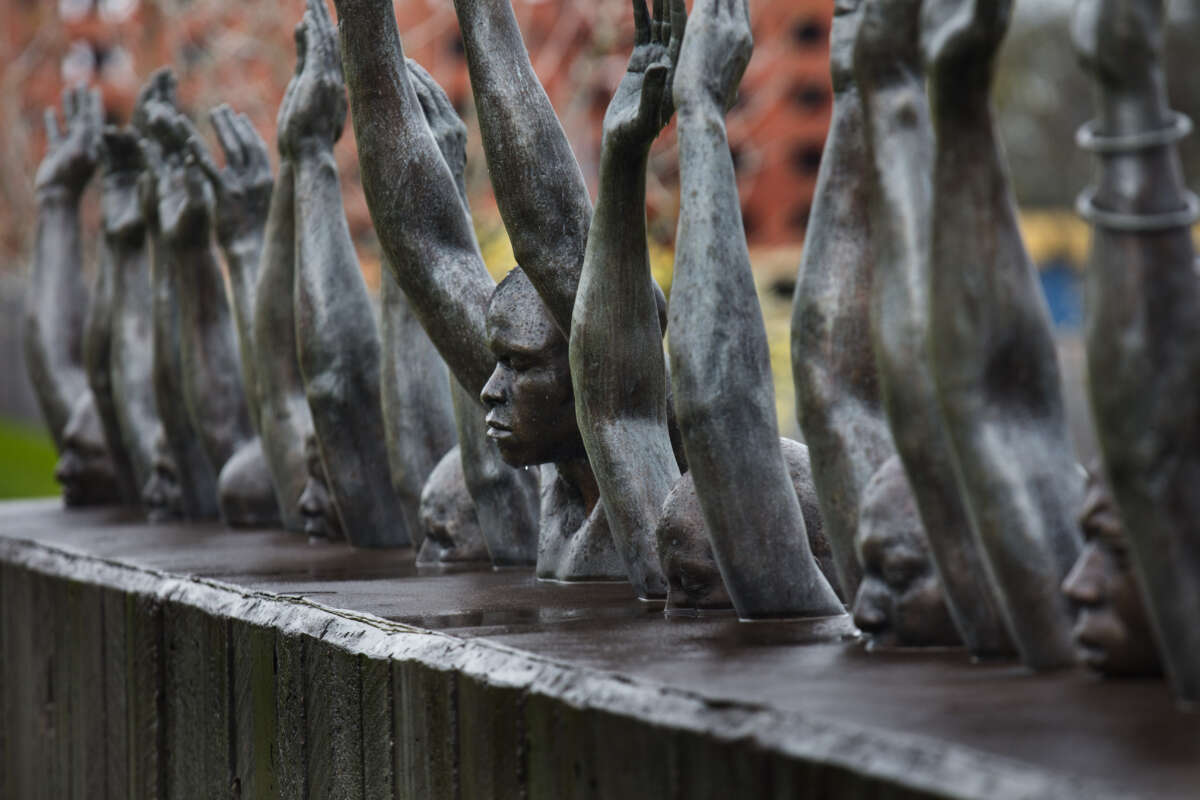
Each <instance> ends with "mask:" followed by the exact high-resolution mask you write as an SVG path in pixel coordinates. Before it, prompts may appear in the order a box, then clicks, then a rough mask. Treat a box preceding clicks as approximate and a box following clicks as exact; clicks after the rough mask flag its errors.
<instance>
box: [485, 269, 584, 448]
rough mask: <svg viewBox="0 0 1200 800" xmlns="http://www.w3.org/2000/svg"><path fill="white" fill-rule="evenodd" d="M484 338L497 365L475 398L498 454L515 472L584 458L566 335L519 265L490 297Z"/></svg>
mask: <svg viewBox="0 0 1200 800" xmlns="http://www.w3.org/2000/svg"><path fill="white" fill-rule="evenodd" d="M487 338H488V347H489V348H491V351H492V355H493V356H495V358H496V368H495V370H494V371H493V372H492V376H491V378H489V379H488V382H487V385H485V386H484V387H483V392H482V393H481V394H480V398H481V399H482V400H483V404H484V406H486V407H487V409H488V413H487V424H488V436H490V437H491V438H492V439H493V440H494V441H495V442H496V444H497V446H498V447H499V448H500V455H501V457H503V458H504V460H505V461H506V462H508V463H509V464H511V465H512V466H518V467H520V466H528V465H532V464H545V463H547V462H552V461H568V460H571V459H576V458H582V457H584V456H585V452H584V448H583V439H582V438H581V437H580V435H579V426H578V425H577V424H576V422H575V393H574V390H573V389H572V386H571V369H570V364H569V360H568V351H567V338H566V336H564V335H563V333H562V331H561V330H559V328H558V326H557V325H556V324H555V323H554V320H553V318H551V316H550V312H549V310H548V309H547V308H546V306H545V305H544V304H543V303H542V300H541V298H540V297H539V296H538V293H537V290H536V289H534V287H533V284H532V283H530V282H529V278H528V277H526V275H525V273H524V272H523V271H522V270H521V268H520V267H516V268H514V269H513V270H512V271H511V272H509V273H508V275H507V276H505V278H504V280H502V281H501V282H500V284H499V285H498V286H497V287H496V291H495V292H494V293H493V294H492V299H491V302H490V303H489V304H488V311H487Z"/></svg>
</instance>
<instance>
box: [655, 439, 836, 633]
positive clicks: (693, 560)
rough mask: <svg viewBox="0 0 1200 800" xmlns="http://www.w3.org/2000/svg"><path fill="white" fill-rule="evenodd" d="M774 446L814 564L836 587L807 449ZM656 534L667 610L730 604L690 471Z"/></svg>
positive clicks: (678, 485)
mask: <svg viewBox="0 0 1200 800" xmlns="http://www.w3.org/2000/svg"><path fill="white" fill-rule="evenodd" d="M779 444H780V447H781V449H782V451H783V460H784V463H785V464H786V465H787V468H788V474H789V475H790V477H791V479H792V487H793V488H794V489H795V490H796V497H797V498H798V499H799V500H800V511H801V513H802V514H803V516H804V528H805V532H806V533H807V534H808V546H809V548H810V549H811V550H812V554H813V558H815V559H816V561H817V566H818V567H820V569H821V572H823V573H824V574H825V577H826V579H828V580H829V583H830V585H832V586H833V587H834V590H835V591H837V590H838V580H837V573H836V572H835V569H834V564H833V550H832V548H830V546H829V540H828V538H826V536H825V530H824V523H823V522H822V520H821V510H820V507H819V506H818V503H817V489H816V484H814V483H813V478H812V464H811V463H810V461H809V455H808V447H806V446H805V445H802V444H800V443H799V442H795V441H792V440H791V439H780V440H779ZM655 536H656V538H657V544H658V555H659V559H660V560H661V562H662V568H663V572H664V573H666V576H667V584H668V587H669V589H668V592H667V609H668V610H669V611H683V610H685V609H693V610H711V609H720V608H732V606H733V602H732V601H731V600H730V599H729V594H728V592H727V591H726V590H725V582H724V581H723V580H722V579H721V572H720V570H719V568H718V567H717V561H716V558H715V557H714V556H713V551H712V545H711V544H709V540H708V528H707V527H706V526H705V524H704V517H703V514H702V512H701V510H700V499H699V497H698V496H697V495H696V484H695V482H694V481H693V480H692V475H691V473H684V474H683V475H682V476H681V477H680V479H679V481H678V482H677V483H676V484H675V487H674V488H673V489H671V492H670V494H668V495H667V499H666V500H665V501H664V502H663V510H662V515H661V516H660V518H659V523H658V527H657V529H656V530H655ZM839 594H840V592H839Z"/></svg>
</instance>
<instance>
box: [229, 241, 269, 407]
mask: <svg viewBox="0 0 1200 800" xmlns="http://www.w3.org/2000/svg"><path fill="white" fill-rule="evenodd" d="M264 241H265V238H264V235H263V230H262V229H261V228H257V229H255V230H251V231H247V232H246V233H244V234H243V235H241V236H238V237H236V238H234V239H232V240H230V241H227V242H222V243H221V251H222V253H223V254H224V256H225V264H226V265H227V266H228V268H229V291H230V299H231V300H232V305H233V321H234V325H235V326H236V328H237V340H238V354H239V356H240V362H241V365H242V382H243V384H244V386H245V391H246V402H247V404H248V405H249V407H250V416H251V418H252V419H253V421H254V426H255V428H256V429H257V428H258V418H259V403H258V364H257V361H256V359H255V356H254V290H255V286H256V285H257V283H258V273H259V269H260V266H261V263H262V261H261V259H262V251H263V246H264Z"/></svg>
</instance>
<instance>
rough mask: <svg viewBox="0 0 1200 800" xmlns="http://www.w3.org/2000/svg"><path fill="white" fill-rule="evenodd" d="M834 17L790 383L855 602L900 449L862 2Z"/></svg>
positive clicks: (847, 592) (841, 7)
mask: <svg viewBox="0 0 1200 800" xmlns="http://www.w3.org/2000/svg"><path fill="white" fill-rule="evenodd" d="M835 9H836V11H835V15H834V18H833V24H832V27H831V29H830V39H829V50H830V53H829V64H830V73H831V77H832V81H833V111H832V116H831V118H830V121H829V134H828V135H827V137H826V140H825V149H824V151H823V152H822V154H821V166H820V169H819V170H818V172H817V186H816V189H815V190H814V193H813V201H812V214H811V216H810V217H809V224H808V230H807V231H806V232H805V236H804V257H803V259H802V260H801V263H800V269H799V274H798V275H797V278H796V298H795V304H794V306H793V309H792V377H793V380H794V381H795V384H796V418H797V420H798V421H799V423H800V429H801V430H802V431H803V432H804V440H805V442H806V443H807V444H808V447H809V453H810V454H811V456H812V461H813V468H814V469H813V480H814V482H815V483H816V487H817V497H818V498H819V499H820V502H821V517H822V518H823V520H824V522H825V530H826V535H827V536H828V537H829V543H830V546H831V547H832V548H833V553H834V557H835V559H836V564H837V570H838V578H839V580H840V583H841V586H842V590H843V591H842V596H843V597H844V598H846V599H847V600H851V599H852V598H853V597H854V596H855V595H856V594H857V592H858V584H859V581H860V580H861V579H862V567H861V565H860V564H859V561H858V556H857V554H856V553H855V549H854V538H855V536H856V534H857V532H858V511H859V505H860V503H861V501H862V493H863V489H864V488H865V487H866V485H867V482H868V481H869V480H870V479H871V476H872V475H873V474H875V471H876V470H877V469H879V466H880V465H881V464H882V463H883V462H884V461H886V460H887V459H888V457H889V456H890V455H891V454H893V453H894V452H895V445H893V444H892V433H891V430H889V428H888V423H887V418H886V416H885V414H884V410H883V399H882V397H881V396H880V389H879V374H878V369H877V368H876V365H875V352H874V350H873V349H872V345H871V298H872V288H871V287H872V282H873V280H874V274H875V250H874V243H873V236H872V233H871V218H870V215H869V213H868V211H869V208H868V204H869V201H870V192H871V187H872V185H873V182H872V175H873V173H872V172H871V170H870V168H869V166H868V163H867V160H868V158H869V157H870V153H869V151H868V149H867V143H866V139H865V134H866V132H865V130H864V128H863V126H864V121H863V108H862V98H861V96H860V94H859V91H858V87H857V86H856V85H855V83H854V76H853V71H852V68H853V64H852V59H853V52H854V41H855V38H856V36H857V34H858V22H859V20H860V19H861V18H862V11H861V3H859V4H846V3H840V4H838V5H837V6H836V7H835Z"/></svg>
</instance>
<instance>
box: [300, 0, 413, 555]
mask: <svg viewBox="0 0 1200 800" xmlns="http://www.w3.org/2000/svg"><path fill="white" fill-rule="evenodd" d="M297 43H298V44H299V45H300V47H299V53H298V60H297V73H296V79H295V80H296V88H295V95H294V97H293V98H292V102H291V104H290V105H289V107H288V109H287V114H286V117H285V118H284V119H283V120H282V125H281V126H280V130H279V138H280V146H281V147H282V148H283V150H284V152H286V153H287V154H288V155H289V157H291V158H292V159H293V161H294V163H295V198H296V199H295V213H296V280H295V303H296V311H295V314H296V320H295V321H296V346H297V353H298V356H299V361H300V372H301V374H302V375H303V376H304V391H305V395H306V396H307V397H308V405H309V409H310V410H311V411H312V415H313V427H314V429H315V430H316V434H317V443H318V445H319V447H320V452H321V460H322V462H323V463H324V465H325V472H326V476H327V477H328V480H329V486H330V489H331V491H332V493H333V498H334V504H335V506H336V507H337V510H338V515H339V517H340V518H341V521H342V526H343V529H344V530H345V532H346V536H347V538H348V539H349V540H350V542H351V543H352V544H354V545H357V546H360V547H364V546H365V547H397V546H406V545H408V544H410V542H411V539H410V536H409V532H408V526H407V524H406V521H405V517H404V514H403V511H402V510H401V503H400V500H399V497H398V496H397V494H396V492H395V491H394V489H393V487H392V482H391V474H390V471H389V467H388V458H387V447H386V440H387V434H386V430H385V427H384V423H383V411H382V406H381V404H380V392H379V333H378V331H377V330H376V328H375V316H374V314H373V313H372V309H371V303H370V299H369V297H368V295H367V286H366V283H365V282H364V281H363V277H362V272H361V271H360V269H359V265H358V258H357V256H356V255H355V252H354V243H353V241H352V240H351V238H350V229H349V226H348V225H347V223H346V213H345V210H344V209H343V207H342V191H341V184H340V182H339V180H338V171H337V165H336V163H335V162H334V159H333V145H334V142H335V141H336V140H337V139H338V137H339V136H340V135H341V132H342V126H343V124H344V123H345V119H346V95H345V86H344V84H343V82H342V64H341V58H340V56H339V55H338V48H337V32H336V31H335V30H334V27H333V22H332V20H331V19H330V18H329V12H328V11H327V10H326V8H325V4H324V0H309V3H308V11H307V12H306V13H305V15H304V21H303V22H302V23H301V28H300V31H299V33H298V34H297Z"/></svg>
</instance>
